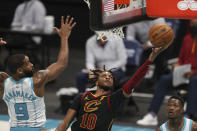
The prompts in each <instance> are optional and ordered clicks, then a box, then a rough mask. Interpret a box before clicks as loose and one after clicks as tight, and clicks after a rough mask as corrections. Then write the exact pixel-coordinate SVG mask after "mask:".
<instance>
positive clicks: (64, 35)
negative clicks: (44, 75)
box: [47, 16, 76, 81]
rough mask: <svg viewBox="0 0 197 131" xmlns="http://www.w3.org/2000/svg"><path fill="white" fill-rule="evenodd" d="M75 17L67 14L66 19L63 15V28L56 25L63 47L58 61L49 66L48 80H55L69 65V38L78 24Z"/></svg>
mask: <svg viewBox="0 0 197 131" xmlns="http://www.w3.org/2000/svg"><path fill="white" fill-rule="evenodd" d="M73 19H74V18H73V17H72V18H70V16H67V17H66V20H65V21H64V17H62V18H61V28H60V29H58V28H57V27H55V30H56V32H57V33H58V35H59V36H60V38H61V47H60V51H59V55H58V59H57V61H56V62H55V63H53V64H52V65H50V66H49V67H48V68H47V70H49V74H48V79H47V81H51V80H54V79H55V78H56V77H57V76H58V75H59V74H60V73H61V72H62V71H63V70H64V69H65V68H66V66H67V63H68V56H69V48H68V38H69V37H70V34H71V31H72V29H73V27H74V26H75V24H76V22H73Z"/></svg>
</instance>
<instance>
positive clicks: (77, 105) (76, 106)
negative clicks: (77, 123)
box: [70, 93, 83, 110]
mask: <svg viewBox="0 0 197 131" xmlns="http://www.w3.org/2000/svg"><path fill="white" fill-rule="evenodd" d="M82 95H83V94H82V93H80V94H78V95H77V96H76V97H75V98H74V100H73V103H72V104H71V106H70V108H71V109H74V110H78V109H79V108H80V104H81V97H82Z"/></svg>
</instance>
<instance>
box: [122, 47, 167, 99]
mask: <svg viewBox="0 0 197 131" xmlns="http://www.w3.org/2000/svg"><path fill="white" fill-rule="evenodd" d="M165 49H166V48H163V47H160V48H153V49H152V52H151V54H150V55H149V58H148V59H147V60H146V62H145V63H144V64H143V65H142V66H140V68H139V69H138V70H137V71H136V72H135V74H134V75H133V76H132V77H131V78H130V80H128V81H127V82H126V83H125V84H124V85H123V94H124V96H126V97H128V96H130V95H131V93H132V92H133V90H134V88H135V87H136V86H137V85H138V84H139V83H140V82H141V80H142V79H143V78H144V76H145V75H146V73H147V71H148V69H149V65H150V64H152V62H153V61H154V60H155V58H156V57H157V56H158V55H159V53H161V52H162V51H163V50H165Z"/></svg>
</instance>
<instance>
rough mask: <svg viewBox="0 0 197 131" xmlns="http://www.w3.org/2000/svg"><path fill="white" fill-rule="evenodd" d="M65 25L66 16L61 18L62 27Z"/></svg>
mask: <svg viewBox="0 0 197 131" xmlns="http://www.w3.org/2000/svg"><path fill="white" fill-rule="evenodd" d="M63 24H64V16H62V17H61V26H63Z"/></svg>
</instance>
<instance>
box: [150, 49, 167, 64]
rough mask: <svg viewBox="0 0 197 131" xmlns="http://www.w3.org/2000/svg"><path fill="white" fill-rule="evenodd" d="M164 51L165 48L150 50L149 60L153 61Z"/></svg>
mask: <svg viewBox="0 0 197 131" xmlns="http://www.w3.org/2000/svg"><path fill="white" fill-rule="evenodd" d="M165 49H166V48H165V47H158V48H152V52H151V54H150V56H149V60H150V61H154V60H155V58H156V57H157V56H158V55H159V53H161V52H162V51H164V50H165Z"/></svg>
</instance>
